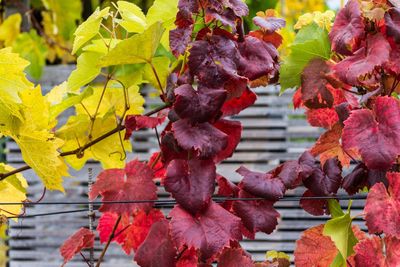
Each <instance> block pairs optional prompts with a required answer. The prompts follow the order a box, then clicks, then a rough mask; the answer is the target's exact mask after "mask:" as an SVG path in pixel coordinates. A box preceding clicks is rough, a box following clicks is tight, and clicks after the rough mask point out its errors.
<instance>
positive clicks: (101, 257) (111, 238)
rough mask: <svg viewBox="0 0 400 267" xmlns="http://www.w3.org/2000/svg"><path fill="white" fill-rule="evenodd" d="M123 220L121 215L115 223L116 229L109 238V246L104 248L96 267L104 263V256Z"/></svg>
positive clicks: (114, 228)
mask: <svg viewBox="0 0 400 267" xmlns="http://www.w3.org/2000/svg"><path fill="white" fill-rule="evenodd" d="M121 218H122V216H121V215H119V216H118V219H117V221H116V222H115V224H114V227H113V229H112V231H111V234H110V236H109V237H108V240H107V244H106V245H105V246H104V248H103V251H102V252H101V254H100V257H99V260H98V261H97V264H96V267H100V264H101V262H102V261H103V258H104V256H105V255H106V252H107V249H108V247H109V246H110V243H111V241H112V240H113V238H114V235H115V231H116V230H117V228H118V225H119V222H120V221H121Z"/></svg>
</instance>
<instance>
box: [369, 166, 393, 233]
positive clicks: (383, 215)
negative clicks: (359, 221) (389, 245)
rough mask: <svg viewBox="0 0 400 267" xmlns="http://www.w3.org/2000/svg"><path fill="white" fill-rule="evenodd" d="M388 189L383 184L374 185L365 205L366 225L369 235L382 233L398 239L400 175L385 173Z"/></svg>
mask: <svg viewBox="0 0 400 267" xmlns="http://www.w3.org/2000/svg"><path fill="white" fill-rule="evenodd" d="M387 178H388V180H389V189H388V190H387V189H386V187H385V185H384V184H383V183H377V184H375V185H374V186H373V187H372V188H371V189H370V192H369V194H368V197H367V201H366V203H365V207H364V212H365V214H366V215H365V220H366V225H367V226H368V231H369V232H370V233H380V232H383V233H385V234H386V235H391V236H395V237H397V238H399V237H400V229H399V227H398V225H399V223H400V212H399V211H400V197H399V196H400V186H399V184H400V183H399V182H400V173H396V172H395V173H387Z"/></svg>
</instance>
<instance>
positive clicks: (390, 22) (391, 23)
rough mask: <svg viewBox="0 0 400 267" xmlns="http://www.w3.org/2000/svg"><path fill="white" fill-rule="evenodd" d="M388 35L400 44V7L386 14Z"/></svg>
mask: <svg viewBox="0 0 400 267" xmlns="http://www.w3.org/2000/svg"><path fill="white" fill-rule="evenodd" d="M385 22H386V34H387V35H388V36H390V37H393V39H394V40H395V42H396V43H400V30H399V26H400V9H399V7H396V8H391V9H389V11H388V12H387V13H386V14H385Z"/></svg>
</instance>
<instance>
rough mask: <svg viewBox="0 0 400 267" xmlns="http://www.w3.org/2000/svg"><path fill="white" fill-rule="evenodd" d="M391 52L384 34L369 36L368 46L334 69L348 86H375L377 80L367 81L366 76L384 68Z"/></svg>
mask: <svg viewBox="0 0 400 267" xmlns="http://www.w3.org/2000/svg"><path fill="white" fill-rule="evenodd" d="M354 2H357V1H354ZM390 50H391V49H390V45H389V42H388V41H387V40H386V38H385V37H384V36H383V35H382V34H380V33H377V34H375V35H369V36H368V37H367V40H366V46H362V47H361V48H360V49H358V50H357V51H356V52H354V54H353V55H352V56H349V57H347V58H346V59H344V60H342V61H340V62H339V63H337V64H336V65H335V66H334V67H333V69H334V71H335V73H336V75H337V76H338V77H339V78H340V79H341V80H342V81H343V82H345V83H347V84H351V85H372V86H374V84H375V83H376V81H375V79H367V78H365V76H366V75H367V74H372V73H373V71H374V70H375V68H376V67H379V66H382V65H383V64H384V63H386V62H387V61H388V60H389V56H390Z"/></svg>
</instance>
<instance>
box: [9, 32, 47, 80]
mask: <svg viewBox="0 0 400 267" xmlns="http://www.w3.org/2000/svg"><path fill="white" fill-rule="evenodd" d="M13 52H16V53H18V54H20V55H21V57H23V58H25V59H26V60H28V61H29V62H30V63H31V64H30V65H29V66H28V67H27V68H26V71H27V72H28V74H29V75H30V76H31V77H32V78H34V79H35V80H39V79H40V77H41V76H42V72H43V68H44V66H45V65H46V56H47V52H48V51H47V46H46V43H45V41H44V40H43V38H41V37H40V36H39V35H37V33H36V31H34V30H30V31H29V33H27V32H24V33H21V34H20V35H19V36H18V37H17V39H16V40H15V42H14V45H13Z"/></svg>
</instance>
